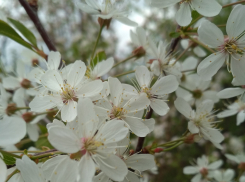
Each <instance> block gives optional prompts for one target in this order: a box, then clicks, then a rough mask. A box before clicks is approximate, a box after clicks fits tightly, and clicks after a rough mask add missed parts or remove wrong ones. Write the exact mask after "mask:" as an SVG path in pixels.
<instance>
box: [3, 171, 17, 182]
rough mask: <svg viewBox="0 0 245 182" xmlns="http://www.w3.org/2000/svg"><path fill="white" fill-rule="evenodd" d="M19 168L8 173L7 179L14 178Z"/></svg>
mask: <svg viewBox="0 0 245 182" xmlns="http://www.w3.org/2000/svg"><path fill="white" fill-rule="evenodd" d="M18 172H19V170H18V169H15V170H14V171H13V172H12V173H11V174H10V175H8V177H7V179H6V182H7V181H9V180H10V178H12V177H13V176H14V175H15V174H16V173H18Z"/></svg>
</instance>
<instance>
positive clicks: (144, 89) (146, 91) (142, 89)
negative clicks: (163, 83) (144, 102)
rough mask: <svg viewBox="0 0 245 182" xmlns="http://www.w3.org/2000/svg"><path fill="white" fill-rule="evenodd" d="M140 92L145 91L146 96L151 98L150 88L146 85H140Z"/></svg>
mask: <svg viewBox="0 0 245 182" xmlns="http://www.w3.org/2000/svg"><path fill="white" fill-rule="evenodd" d="M141 92H144V93H146V95H147V97H148V98H151V88H148V87H142V88H141Z"/></svg>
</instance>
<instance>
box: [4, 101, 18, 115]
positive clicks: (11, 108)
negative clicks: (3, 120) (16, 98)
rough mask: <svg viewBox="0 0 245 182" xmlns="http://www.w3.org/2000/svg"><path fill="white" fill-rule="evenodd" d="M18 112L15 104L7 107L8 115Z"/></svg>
mask: <svg viewBox="0 0 245 182" xmlns="http://www.w3.org/2000/svg"><path fill="white" fill-rule="evenodd" d="M16 111H17V107H16V104H15V103H11V104H9V105H8V106H7V109H6V113H7V115H9V116H10V115H12V114H14V113H15V112H16Z"/></svg>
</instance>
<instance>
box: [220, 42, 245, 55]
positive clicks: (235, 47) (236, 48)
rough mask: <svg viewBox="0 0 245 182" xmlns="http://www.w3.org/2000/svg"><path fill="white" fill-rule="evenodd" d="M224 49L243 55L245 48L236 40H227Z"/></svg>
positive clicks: (230, 52)
mask: <svg viewBox="0 0 245 182" xmlns="http://www.w3.org/2000/svg"><path fill="white" fill-rule="evenodd" d="M224 49H225V51H226V52H228V53H229V54H234V53H236V54H240V55H243V53H244V50H242V49H240V48H239V46H238V45H237V43H236V40H233V39H231V40H229V39H228V40H226V41H225V45H224Z"/></svg>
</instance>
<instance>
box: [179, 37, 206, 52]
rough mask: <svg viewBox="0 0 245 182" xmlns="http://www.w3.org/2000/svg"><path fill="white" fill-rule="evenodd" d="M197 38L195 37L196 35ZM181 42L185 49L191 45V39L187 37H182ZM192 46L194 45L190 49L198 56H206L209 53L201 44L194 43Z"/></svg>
mask: <svg viewBox="0 0 245 182" xmlns="http://www.w3.org/2000/svg"><path fill="white" fill-rule="evenodd" d="M194 38H195V37H194ZM180 44H181V46H182V48H183V49H187V48H188V47H189V46H190V40H187V39H182V40H181V41H180ZM191 47H194V48H193V49H190V48H189V50H188V51H191V50H193V52H194V53H195V54H196V55H197V56H198V57H205V56H206V55H207V53H206V52H205V51H204V50H203V49H202V48H201V47H200V46H199V45H196V44H194V45H192V46H191Z"/></svg>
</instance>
